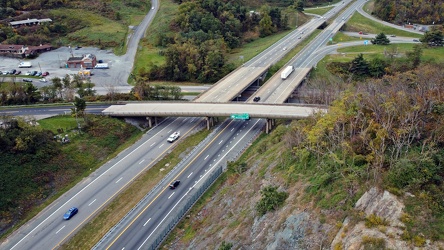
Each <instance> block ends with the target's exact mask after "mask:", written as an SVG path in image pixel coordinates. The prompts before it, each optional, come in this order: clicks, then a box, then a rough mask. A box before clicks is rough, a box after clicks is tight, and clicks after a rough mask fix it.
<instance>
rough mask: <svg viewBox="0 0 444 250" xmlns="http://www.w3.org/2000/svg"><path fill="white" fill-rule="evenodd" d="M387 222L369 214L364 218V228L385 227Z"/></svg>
mask: <svg viewBox="0 0 444 250" xmlns="http://www.w3.org/2000/svg"><path fill="white" fill-rule="evenodd" d="M387 225H388V221H387V220H386V219H384V218H382V217H379V216H377V215H375V214H371V215H369V216H367V218H365V226H366V227H376V226H387Z"/></svg>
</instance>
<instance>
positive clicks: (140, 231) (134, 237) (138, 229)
mask: <svg viewBox="0 0 444 250" xmlns="http://www.w3.org/2000/svg"><path fill="white" fill-rule="evenodd" d="M231 124H232V123H229V124H228V126H227V127H226V128H228V127H229V126H230V125H231ZM234 124H235V123H234ZM226 128H225V129H226ZM225 129H223V130H222V131H221V132H220V133H219V134H218V135H217V136H216V137H215V138H214V139H213V140H212V142H211V143H209V144H208V146H207V147H206V148H208V147H211V145H217V147H219V148H221V147H223V146H224V144H222V145H220V143H217V142H218V140H220V139H219V138H220V136H221V135H222V134H223V131H224V130H225ZM215 143H216V144H215ZM202 158H207V157H205V156H203V154H202V153H201V154H199V155H198V156H197V157H195V158H194V159H192V160H191V161H190V162H189V163H188V164H187V165H186V166H185V169H184V170H183V171H182V174H179V175H178V176H176V177H174V178H173V179H171V181H174V180H176V179H179V180H181V183H180V185H179V186H178V188H176V189H174V190H170V189H169V187H168V185H169V184H170V183H164V185H165V186H164V189H163V190H162V192H161V193H160V194H159V195H158V196H157V197H156V198H155V199H154V200H153V201H152V202H151V203H150V204H148V206H147V207H146V208H145V209H144V210H143V211H142V212H141V213H140V214H139V215H137V216H136V219H135V220H133V221H132V223H131V224H130V225H129V226H128V227H127V228H126V229H125V230H124V231H123V233H122V234H121V235H119V237H118V239H117V240H116V242H114V244H112V245H111V249H122V248H123V247H125V248H126V249H137V248H138V247H139V246H140V245H139V244H141V240H143V241H144V238H146V237H147V235H148V236H149V235H150V234H151V233H152V232H153V231H154V230H155V228H156V227H157V226H158V225H159V222H160V221H162V220H163V219H164V216H165V209H166V208H169V207H172V206H174V204H173V203H174V200H176V199H175V198H176V197H182V196H183V195H184V193H185V192H186V190H188V189H189V188H190V187H191V185H194V182H193V178H192V179H190V178H188V177H189V176H191V175H190V174H189V172H193V171H196V172H199V169H200V168H203V166H205V165H206V164H207V163H208V162H205V161H204V160H203V159H202ZM190 169H191V170H190ZM185 176H187V178H185ZM196 178H201V177H199V176H194V179H195V180H196V181H197V179H196ZM171 181H170V182H171ZM147 222H149V225H148V226H147ZM145 226H146V227H145ZM150 230H151V231H150Z"/></svg>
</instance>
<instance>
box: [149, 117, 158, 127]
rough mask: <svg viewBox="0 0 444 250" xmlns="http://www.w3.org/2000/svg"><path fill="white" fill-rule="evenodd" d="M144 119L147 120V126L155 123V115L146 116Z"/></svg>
mask: <svg viewBox="0 0 444 250" xmlns="http://www.w3.org/2000/svg"><path fill="white" fill-rule="evenodd" d="M146 119H147V120H148V126H149V127H150V128H152V127H153V122H154V126H155V125H157V117H155V116H154V117H151V116H148V117H147V118H146Z"/></svg>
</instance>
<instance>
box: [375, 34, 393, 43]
mask: <svg viewBox="0 0 444 250" xmlns="http://www.w3.org/2000/svg"><path fill="white" fill-rule="evenodd" d="M372 43H373V44H379V45H387V44H389V43H390V40H389V39H388V38H387V36H386V35H385V34H384V33H380V34H378V35H377V36H376V37H375V38H374V39H372Z"/></svg>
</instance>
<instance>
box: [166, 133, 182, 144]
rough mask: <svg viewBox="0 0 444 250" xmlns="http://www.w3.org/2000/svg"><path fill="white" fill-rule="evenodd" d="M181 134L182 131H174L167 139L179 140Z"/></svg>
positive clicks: (169, 140) (170, 140) (171, 140)
mask: <svg viewBox="0 0 444 250" xmlns="http://www.w3.org/2000/svg"><path fill="white" fill-rule="evenodd" d="M179 136H180V132H174V133H172V134H171V135H170V137H168V139H167V141H168V142H174V141H175V140H177V139H178V138H179Z"/></svg>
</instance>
